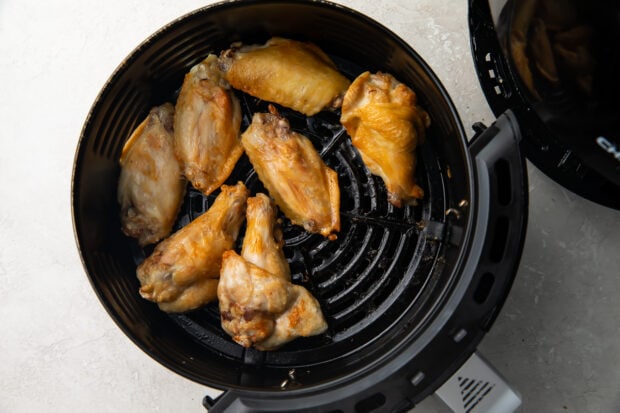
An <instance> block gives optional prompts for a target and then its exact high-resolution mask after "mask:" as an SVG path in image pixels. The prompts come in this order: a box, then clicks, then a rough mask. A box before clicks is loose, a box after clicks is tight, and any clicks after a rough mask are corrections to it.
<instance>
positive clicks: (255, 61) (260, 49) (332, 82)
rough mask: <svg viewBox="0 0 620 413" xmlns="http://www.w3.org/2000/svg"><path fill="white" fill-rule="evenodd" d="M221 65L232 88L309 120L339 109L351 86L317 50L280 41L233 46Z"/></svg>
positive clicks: (295, 42) (276, 38)
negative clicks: (311, 117)
mask: <svg viewBox="0 0 620 413" xmlns="http://www.w3.org/2000/svg"><path fill="white" fill-rule="evenodd" d="M220 62H221V67H222V69H223V71H224V73H225V77H226V80H228V81H229V82H230V84H231V85H232V87H234V88H236V89H239V90H241V91H243V92H246V93H248V94H250V95H252V96H255V97H258V98H259V99H262V100H265V101H268V102H274V103H278V104H280V105H282V106H285V107H288V108H291V109H294V110H296V111H298V112H301V113H303V114H305V115H308V116H312V115H314V114H316V113H318V112H320V111H321V110H323V109H328V108H338V107H340V105H341V104H342V96H343V95H344V93H345V92H346V90H347V87H348V86H349V84H350V82H349V80H348V79H347V78H346V77H344V76H343V75H342V74H340V72H338V69H337V68H336V65H335V64H334V62H333V61H332V60H331V59H330V58H329V56H327V55H326V54H325V53H324V52H323V51H322V50H321V49H320V48H319V47H318V46H316V45H315V44H313V43H305V42H299V41H295V40H289V39H283V38H281V37H273V38H271V39H270V40H269V41H267V43H265V44H264V45H246V46H242V45H241V44H234V45H233V46H232V47H231V48H230V49H228V50H225V51H224V52H222V53H221V55H220Z"/></svg>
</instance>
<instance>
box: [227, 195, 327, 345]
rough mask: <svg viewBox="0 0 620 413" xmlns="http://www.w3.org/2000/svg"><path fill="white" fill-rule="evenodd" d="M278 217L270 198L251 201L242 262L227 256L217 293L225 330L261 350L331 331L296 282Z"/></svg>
mask: <svg viewBox="0 0 620 413" xmlns="http://www.w3.org/2000/svg"><path fill="white" fill-rule="evenodd" d="M276 212H277V211H276V207H275V205H274V204H273V203H272V202H271V200H270V199H269V198H268V197H267V196H266V195H264V194H257V196H256V197H254V198H249V199H248V208H247V230H246V235H245V238H244V240H243V248H242V252H241V256H239V255H238V254H237V253H236V252H234V251H227V252H225V253H224V257H223V260H222V271H221V274H220V277H221V278H220V282H219V285H218V290H217V295H218V299H219V306H220V316H221V320H222V328H223V329H224V330H225V331H226V332H227V333H228V334H229V335H230V336H231V337H232V338H233V340H234V341H235V342H237V343H239V344H241V345H242V346H244V347H251V346H254V347H255V348H257V349H259V350H275V349H277V348H279V347H281V346H282V345H283V344H285V343H288V342H289V341H291V340H294V339H295V338H297V337H308V336H311V335H316V334H320V333H322V332H324V331H325V330H326V328H327V324H326V322H325V319H324V318H323V314H322V312H321V308H320V306H319V303H318V301H317V300H316V299H315V298H314V297H313V296H312V295H311V294H310V292H309V291H308V290H306V289H305V288H304V287H302V286H299V285H294V284H292V283H291V282H290V269H289V266H288V262H287V261H286V258H285V256H284V253H283V251H282V244H283V241H282V233H281V230H280V228H279V225H278V222H277V220H276Z"/></svg>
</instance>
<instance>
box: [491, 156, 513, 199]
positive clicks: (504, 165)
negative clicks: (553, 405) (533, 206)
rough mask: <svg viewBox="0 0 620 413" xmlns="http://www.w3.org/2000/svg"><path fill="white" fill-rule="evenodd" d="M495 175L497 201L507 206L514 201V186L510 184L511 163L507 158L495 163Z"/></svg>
mask: <svg viewBox="0 0 620 413" xmlns="http://www.w3.org/2000/svg"><path fill="white" fill-rule="evenodd" d="M495 175H496V176H497V202H499V203H500V205H503V206H507V205H509V204H510V201H512V187H511V184H510V164H508V161H506V160H505V159H500V160H498V161H497V162H496V163H495Z"/></svg>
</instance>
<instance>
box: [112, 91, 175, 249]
mask: <svg viewBox="0 0 620 413" xmlns="http://www.w3.org/2000/svg"><path fill="white" fill-rule="evenodd" d="M173 117H174V107H173V106H172V105H171V104H170V103H166V104H164V105H162V106H158V107H155V108H153V109H151V111H150V113H149V114H148V116H147V117H146V119H144V121H142V123H140V125H138V127H137V128H136V129H135V130H134V132H133V133H132V135H131V136H130V137H129V139H128V140H127V142H126V143H125V146H124V147H123V152H122V154H121V158H120V165H121V173H120V177H119V180H118V193H117V198H118V202H119V204H120V207H121V227H122V230H123V232H124V233H125V234H127V235H128V236H130V237H133V238H136V239H137V240H138V243H139V244H140V245H141V246H144V245H147V244H153V243H155V242H158V241H159V240H161V239H163V238H165V237H166V236H168V234H170V232H171V231H172V226H173V224H174V221H175V219H176V216H177V214H178V212H179V208H180V206H181V203H182V201H183V195H184V193H185V187H186V181H185V178H183V175H182V173H181V166H180V165H179V162H178V160H177V158H176V156H175V154H174V143H173V132H172V123H173Z"/></svg>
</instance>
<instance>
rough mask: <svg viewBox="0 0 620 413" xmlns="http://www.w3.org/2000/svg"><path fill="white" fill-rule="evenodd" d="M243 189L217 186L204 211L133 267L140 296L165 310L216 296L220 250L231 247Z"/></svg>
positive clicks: (195, 304) (245, 194)
mask: <svg viewBox="0 0 620 413" xmlns="http://www.w3.org/2000/svg"><path fill="white" fill-rule="evenodd" d="M248 195H249V191H248V189H247V188H246V187H245V185H243V183H241V182H239V183H238V184H237V185H235V186H228V185H223V186H222V192H221V193H220V194H219V195H218V196H217V198H216V199H215V202H214V203H213V205H212V206H211V207H210V208H209V210H208V211H207V212H205V213H204V214H202V215H201V216H199V217H198V218H196V219H194V220H193V221H192V222H190V223H189V224H188V225H186V226H185V227H183V228H181V229H180V230H179V231H177V232H176V233H174V234H172V235H171V236H170V237H168V238H167V239H165V240H164V241H162V242H161V243H160V244H158V245H157V246H156V247H155V250H154V251H153V254H151V256H149V257H148V258H147V259H146V260H144V262H142V264H140V265H139V266H138V269H137V276H138V279H139V280H140V284H141V288H140V295H141V296H142V297H143V298H145V299H147V300H150V301H153V302H156V303H158V304H159V307H160V308H161V309H162V310H163V311H166V312H183V311H189V310H193V309H196V308H198V307H200V306H202V305H204V304H207V303H209V302H211V301H213V300H215V299H216V297H217V283H218V277H219V275H220V266H221V263H222V254H223V253H224V251H226V250H229V249H231V248H232V247H233V244H234V242H235V240H236V239H237V236H238V235H239V230H240V228H241V225H242V223H243V220H244V218H245V209H246V200H247V198H248Z"/></svg>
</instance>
